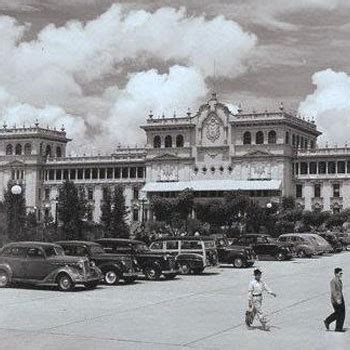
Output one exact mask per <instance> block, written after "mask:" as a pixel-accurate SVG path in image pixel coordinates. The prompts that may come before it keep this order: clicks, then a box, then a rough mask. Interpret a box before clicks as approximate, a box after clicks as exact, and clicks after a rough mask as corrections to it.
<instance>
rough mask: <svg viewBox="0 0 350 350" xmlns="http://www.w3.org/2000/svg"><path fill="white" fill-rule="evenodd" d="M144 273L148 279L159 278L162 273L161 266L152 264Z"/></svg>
mask: <svg viewBox="0 0 350 350" xmlns="http://www.w3.org/2000/svg"><path fill="white" fill-rule="evenodd" d="M143 273H144V274H145V276H146V279H148V280H159V279H160V275H161V272H160V271H159V268H157V267H152V266H149V267H146V268H145V269H144V271H143Z"/></svg>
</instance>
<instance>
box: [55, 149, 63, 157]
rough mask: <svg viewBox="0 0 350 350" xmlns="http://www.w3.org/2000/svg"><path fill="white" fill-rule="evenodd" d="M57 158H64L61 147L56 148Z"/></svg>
mask: <svg viewBox="0 0 350 350" xmlns="http://www.w3.org/2000/svg"><path fill="white" fill-rule="evenodd" d="M56 157H57V158H61V157H62V149H61V147H60V146H57V147H56Z"/></svg>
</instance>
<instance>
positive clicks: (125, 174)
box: [122, 168, 129, 179]
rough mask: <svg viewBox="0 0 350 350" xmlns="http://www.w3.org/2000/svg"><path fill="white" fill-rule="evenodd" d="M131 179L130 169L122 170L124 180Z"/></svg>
mask: <svg viewBox="0 0 350 350" xmlns="http://www.w3.org/2000/svg"><path fill="white" fill-rule="evenodd" d="M128 177H129V168H122V178H123V179H127V178H128Z"/></svg>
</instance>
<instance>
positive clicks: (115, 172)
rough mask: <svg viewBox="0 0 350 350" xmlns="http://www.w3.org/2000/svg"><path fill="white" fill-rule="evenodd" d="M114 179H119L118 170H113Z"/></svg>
mask: <svg viewBox="0 0 350 350" xmlns="http://www.w3.org/2000/svg"><path fill="white" fill-rule="evenodd" d="M114 178H116V179H120V168H114Z"/></svg>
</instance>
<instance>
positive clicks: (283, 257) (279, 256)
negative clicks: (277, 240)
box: [275, 252, 286, 261]
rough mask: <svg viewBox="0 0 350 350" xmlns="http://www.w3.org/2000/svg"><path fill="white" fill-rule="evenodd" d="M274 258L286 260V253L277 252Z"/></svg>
mask: <svg viewBox="0 0 350 350" xmlns="http://www.w3.org/2000/svg"><path fill="white" fill-rule="evenodd" d="M275 258H276V260H278V261H283V260H286V255H285V254H284V253H283V252H278V253H277V254H276V256H275Z"/></svg>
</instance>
